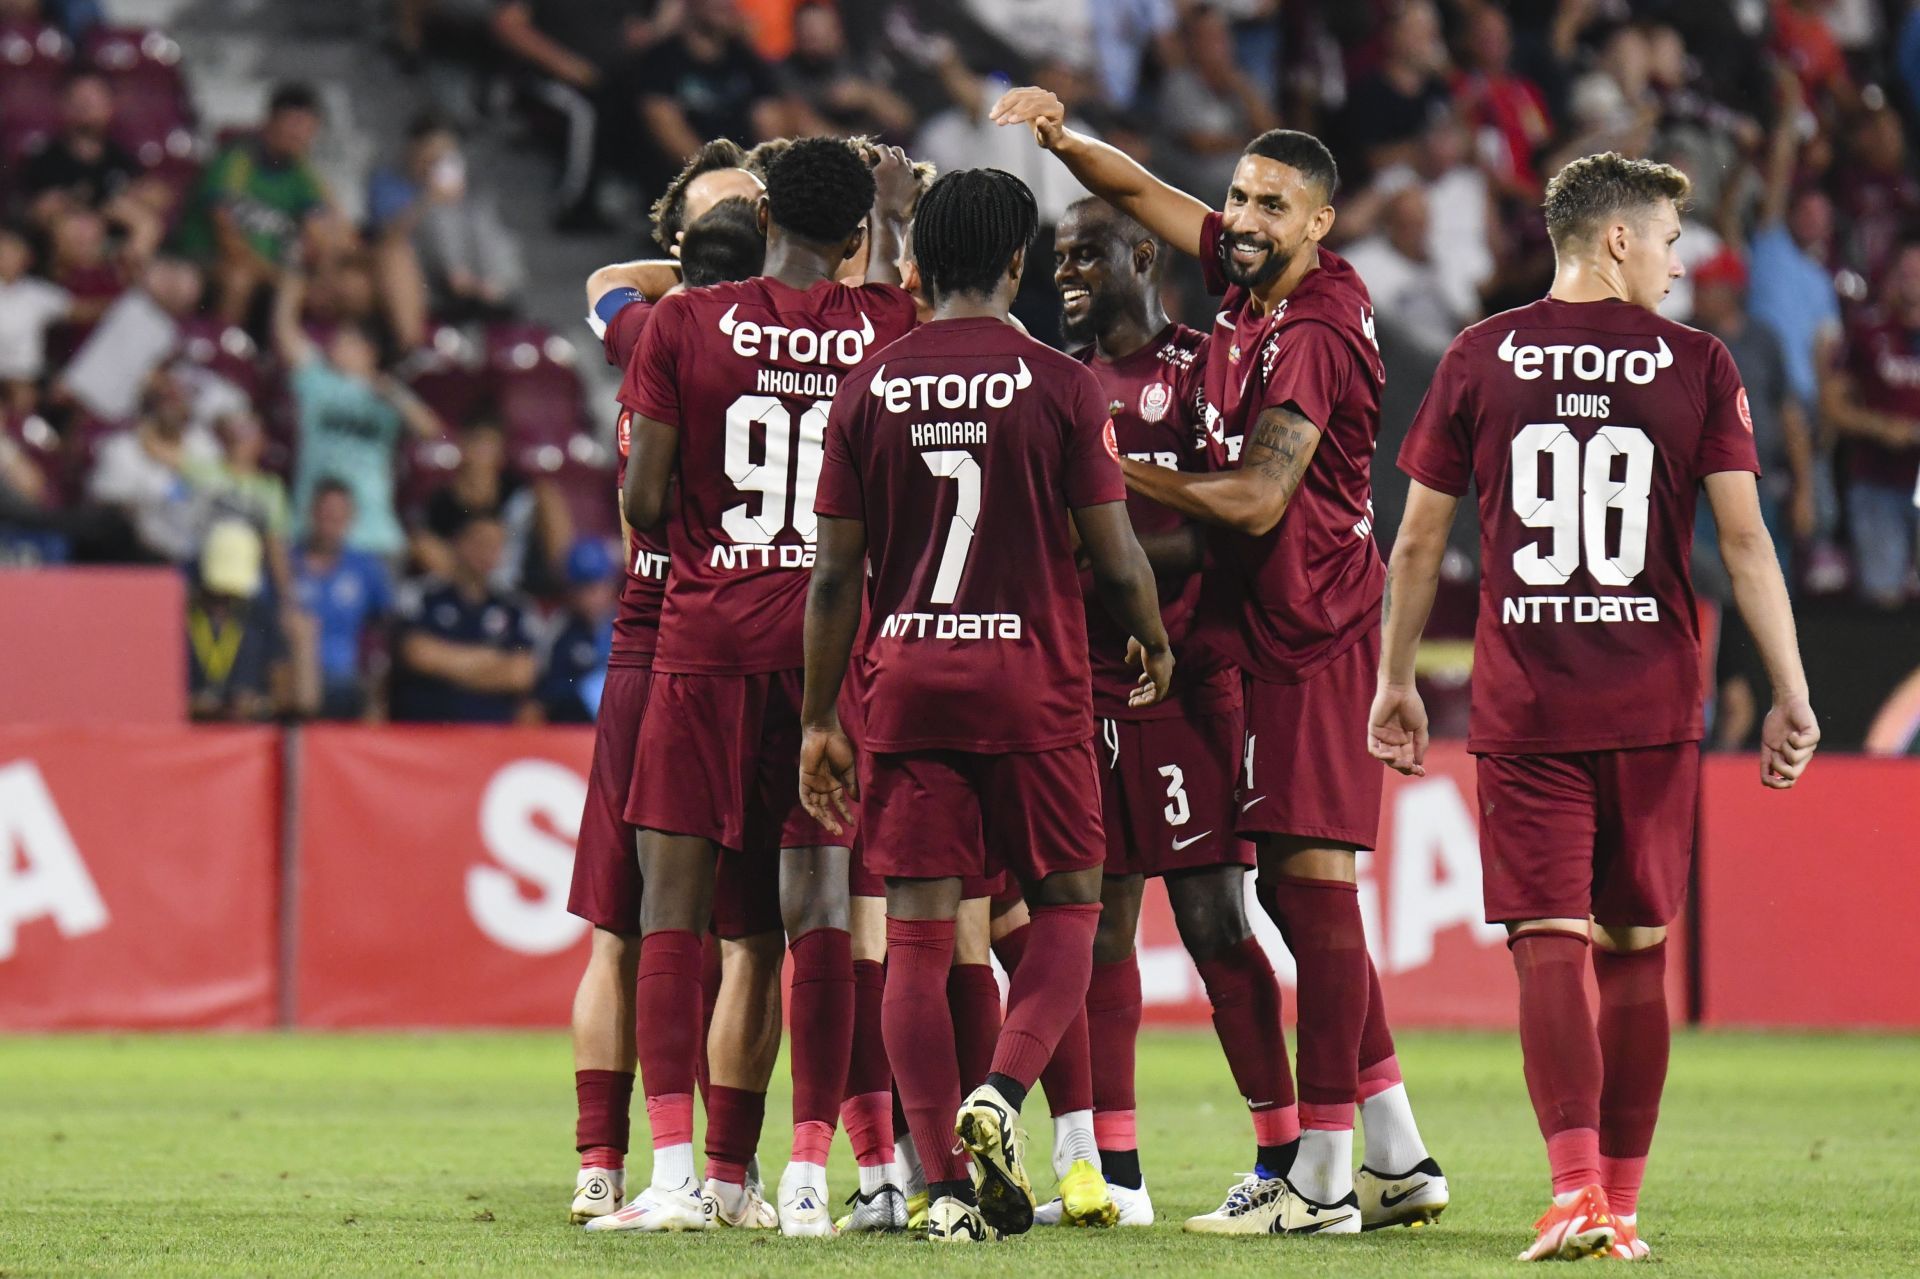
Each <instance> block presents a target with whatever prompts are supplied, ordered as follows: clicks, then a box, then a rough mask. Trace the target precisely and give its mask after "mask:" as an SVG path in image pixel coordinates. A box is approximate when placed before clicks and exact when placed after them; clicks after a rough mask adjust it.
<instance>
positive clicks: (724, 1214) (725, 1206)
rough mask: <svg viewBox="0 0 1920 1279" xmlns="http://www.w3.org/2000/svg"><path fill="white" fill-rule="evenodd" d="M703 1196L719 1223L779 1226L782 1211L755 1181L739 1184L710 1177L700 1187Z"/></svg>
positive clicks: (734, 1226)
mask: <svg viewBox="0 0 1920 1279" xmlns="http://www.w3.org/2000/svg"><path fill="white" fill-rule="evenodd" d="M700 1197H701V1199H702V1200H704V1201H705V1202H706V1204H707V1208H708V1214H709V1215H710V1216H711V1217H712V1218H713V1224H714V1225H716V1226H723V1227H726V1228H728V1229H732V1230H775V1229H778V1228H779V1225H780V1214H779V1213H777V1212H775V1211H774V1210H773V1205H772V1204H770V1203H768V1202H767V1200H766V1197H765V1196H764V1195H762V1194H761V1193H760V1187H759V1186H756V1185H754V1184H753V1183H752V1182H748V1183H747V1184H746V1185H743V1186H736V1185H733V1184H731V1183H729V1182H724V1181H720V1180H717V1179H716V1178H712V1177H709V1178H708V1179H707V1184H706V1185H704V1186H702V1187H701V1188H700Z"/></svg>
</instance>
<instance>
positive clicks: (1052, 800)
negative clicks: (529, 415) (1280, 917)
mask: <svg viewBox="0 0 1920 1279" xmlns="http://www.w3.org/2000/svg"><path fill="white" fill-rule="evenodd" d="M1038 223H1039V216H1038V213H1037V210H1036V209H1035V206H1034V200H1033V194H1032V192H1030V191H1029V190H1027V188H1026V186H1025V185H1024V184H1023V183H1021V182H1020V181H1019V180H1018V179H1017V178H1014V177H1012V176H1011V175H1009V174H1006V173H1001V172H998V171H996V170H991V169H971V170H961V171H959V172H955V173H950V174H947V175H946V176H944V177H942V178H941V179H939V180H938V181H937V182H935V183H934V184H933V186H932V187H931V188H930V189H929V190H928V191H927V193H926V195H925V196H924V197H923V198H922V199H921V201H920V204H919V207H918V209H917V210H916V213H915V218H914V225H913V250H914V259H915V261H916V263H917V264H918V268H919V273H920V277H921V280H922V282H923V284H924V285H925V287H926V289H927V291H928V295H929V298H930V300H931V301H932V303H933V306H934V315H933V319H932V320H931V321H929V322H928V323H926V324H924V325H922V326H921V327H920V328H919V329H918V330H916V331H915V332H913V333H911V334H909V335H908V336H906V337H905V338H902V339H901V340H900V341H898V342H895V343H894V344H893V345H891V346H889V347H886V348H885V349H883V350H882V351H881V352H880V353H879V354H877V355H875V356H873V357H872V358H870V359H868V360H867V361H866V362H865V363H864V364H863V365H862V367H861V368H859V369H858V370H856V371H855V372H854V373H852V374H851V375H849V377H848V378H847V380H846V383H845V385H844V387H843V388H842V390H841V392H840V394H839V395H838V396H836V397H835V399H834V403H833V410H832V413H831V415H830V417H829V419H828V425H827V441H826V453H825V458H824V460H823V463H822V466H821V474H820V483H819V489H818V493H817V497H816V500H815V511H816V514H817V516H818V520H819V539H818V544H817V556H816V560H815V566H814V571H813V577H812V581H811V585H810V588H809V595H808V599H807V610H806V663H807V666H806V687H805V699H804V704H803V707H802V718H803V723H804V726H805V735H804V738H803V741H802V746H801V755H800V793H801V797H802V799H803V800H804V802H805V803H806V806H807V809H808V812H809V813H810V814H812V815H813V817H814V818H815V819H816V820H818V821H819V822H820V823H821V824H822V825H824V826H825V827H826V828H827V829H828V830H829V831H838V830H841V829H843V827H844V823H845V822H847V821H848V820H850V815H851V811H852V810H851V807H850V801H851V800H853V799H854V798H855V797H856V796H858V797H859V798H860V799H861V804H862V808H861V812H862V817H863V819H864V822H865V826H864V829H863V831H862V839H863V840H864V842H865V855H866V860H867V864H868V867H869V868H870V869H872V870H875V871H877V872H878V873H880V874H881V875H883V876H884V877H885V879H886V888H887V970H886V987H885V993H884V997H883V1015H882V1020H883V1023H884V1030H885V1041H886V1047H887V1053H888V1056H889V1058H890V1059H891V1060H892V1062H893V1068H894V1075H895V1079H896V1081H897V1083H898V1085H899V1089H900V1096H901V1102H902V1105H903V1108H904V1110H905V1112H906V1117H907V1120H908V1124H909V1127H910V1128H911V1130H912V1132H913V1138H914V1143H915V1145H916V1146H917V1147H918V1150H919V1154H920V1157H921V1159H922V1161H923V1162H924V1163H925V1164H926V1170H927V1178H928V1182H929V1190H930V1192H931V1195H932V1205H931V1207H930V1209H929V1213H928V1222H927V1233H928V1238H929V1239H931V1240H934V1241H936V1242H943V1243H972V1242H980V1241H983V1240H985V1239H987V1238H989V1237H990V1233H991V1232H999V1233H1002V1234H1017V1233H1020V1232H1021V1231H1024V1230H1026V1229H1027V1228H1029V1227H1030V1226H1031V1225H1032V1223H1033V1196H1032V1190H1031V1188H1030V1186H1029V1184H1028V1181H1027V1174H1026V1170H1025V1167H1024V1162H1023V1157H1022V1147H1023V1145H1024V1143H1025V1138H1024V1136H1023V1135H1022V1134H1021V1133H1020V1131H1019V1129H1018V1127H1017V1126H1016V1123H1015V1120H1016V1119H1017V1117H1018V1115H1019V1112H1020V1105H1021V1103H1022V1101H1023V1100H1024V1099H1025V1097H1026V1094H1027V1091H1028V1090H1029V1089H1030V1088H1031V1087H1032V1086H1033V1084H1034V1081H1035V1079H1036V1078H1037V1077H1038V1076H1039V1073H1040V1069H1041V1067H1042V1066H1044V1065H1045V1064H1046V1062H1047V1060H1048V1058H1049V1057H1051V1056H1052V1054H1053V1050H1054V1047H1055V1045H1056V1044H1057V1043H1058V1041H1059V1039H1060V1036H1061V1034H1062V1032H1063V1031H1064V1030H1065V1029H1066V1027H1067V1025H1068V1024H1069V1023H1070V1022H1071V1021H1072V1020H1073V1019H1074V1016H1075V1015H1076V1013H1077V1012H1078V1011H1079V1009H1080V1007H1081V1004H1082V1003H1083V1002H1084V1000H1085V998H1086V992H1087V979H1088V973H1089V970H1090V968H1091V966H1092V960H1093V931H1094V926H1095V924H1096V922H1097V920H1098V918H1099V914H1100V863H1101V861H1102V859H1103V858H1104V856H1105V851H1106V850H1105V841H1104V839H1103V838H1102V836H1101V834H1100V790H1099V774H1098V766H1097V764H1096V763H1095V760H1094V753H1093V701H1092V691H1091V686H1090V683H1089V679H1090V676H1089V670H1088V663H1087V643H1086V620H1085V610H1084V607H1083V605H1082V603H1081V595H1080V586H1079V580H1080V579H1079V571H1078V569H1077V567H1076V565H1075V551H1074V533H1075V531H1076V530H1077V533H1078V537H1079V542H1080V545H1081V547H1082V548H1083V549H1084V551H1085V553H1086V555H1087V557H1088V558H1089V559H1090V560H1091V562H1092V567H1093V574H1094V578H1095V580H1096V582H1097V583H1098V584H1099V586H1100V589H1101V595H1102V598H1103V599H1104V600H1105V601H1106V603H1107V605H1108V607H1109V608H1111V609H1112V610H1113V611H1114V613H1115V615H1116V617H1117V619H1118V620H1119V622H1120V624H1121V625H1122V626H1124V627H1125V628H1126V634H1128V635H1131V636H1134V637H1137V641H1136V642H1134V643H1132V644H1131V645H1130V647H1131V648H1132V649H1133V650H1134V653H1135V660H1136V662H1137V663H1138V664H1140V665H1141V666H1142V667H1143V668H1144V671H1143V674H1142V677H1141V681H1140V684H1139V686H1138V688H1137V689H1136V690H1135V693H1134V698H1135V699H1136V700H1137V701H1138V702H1139V703H1141V704H1150V703H1152V702H1155V701H1157V700H1159V698H1161V697H1162V696H1164V695H1165V693H1166V689H1167V684H1168V681H1169V680H1170V679H1171V677H1172V670H1173V655H1172V652H1171V650H1170V649H1169V647H1168V645H1167V639H1166V631H1165V629H1164V628H1163V627H1162V625H1161V622H1160V613H1159V606H1158V600H1157V596H1156V591H1155V588H1154V582H1153V572H1152V569H1151V568H1150V567H1149V566H1148V564H1147V560H1146V556H1145V555H1144V554H1143V553H1142V552H1141V550H1140V546H1139V543H1138V542H1137V541H1135V539H1134V536H1133V529H1132V526H1131V525H1130V524H1129V523H1128V520H1127V515H1126V506H1125V486H1124V483H1123V482H1122V480H1121V478H1120V473H1119V466H1118V463H1117V462H1116V460H1115V457H1114V454H1113V452H1112V428H1111V423H1110V421H1109V420H1108V417H1107V413H1106V405H1105V401H1104V400H1103V399H1102V398H1101V395H1100V391H1099V386H1098V383H1097V382H1095V380H1094V378H1093V375H1092V374H1091V373H1089V372H1088V371H1087V369H1086V368H1085V366H1084V365H1081V364H1080V363H1078V362H1077V361H1075V360H1073V359H1072V358H1070V357H1068V356H1065V355H1062V354H1061V353H1060V352H1058V351H1055V350H1053V349H1052V348H1050V347H1046V346H1043V345H1041V344H1040V343H1038V342H1035V341H1033V340H1032V339H1030V338H1028V337H1026V336H1025V335H1024V334H1022V333H1021V332H1020V331H1019V330H1017V329H1016V328H1014V327H1013V326H1012V325H1011V324H1009V323H1008V322H1007V321H1008V315H1009V307H1010V306H1011V305H1012V301H1013V297H1014V294H1015V292H1016V291H1017V290H1018V288H1019V285H1020V276H1021V273H1022V271H1023V270H1024V269H1025V267H1026V261H1027V252H1028V248H1029V245H1030V243H1031V241H1032V239H1033V236H1034V233H1035V231H1036V229H1037V227H1038ZM869 558H871V564H870V565H869V562H868V561H869ZM863 595H864V596H865V597H866V600H867V603H868V608H867V611H866V622H865V633H864V639H865V647H864V651H863V654H862V657H861V668H862V671H863V675H864V678H863V679H862V681H861V686H860V689H859V692H860V697H859V701H860V712H861V717H862V719H863V721H864V724H863V729H864V738H863V740H862V742H861V744H860V747H861V749H860V755H859V758H858V765H857V767H858V782H857V783H856V781H855V769H856V758H855V751H854V746H853V743H852V742H851V741H850V740H849V738H848V736H847V734H846V732H845V731H844V730H843V728H842V726H841V723H840V718H839V714H838V705H839V701H840V693H841V687H842V684H843V682H844V679H845V676H846V671H847V666H848V659H849V656H850V653H851V651H852V648H853V643H854V633H855V631H856V629H858V628H859V627H860V626H861V620H860V619H861V601H862V597H863ZM1002 868H1004V869H1005V870H1007V871H1010V872H1011V873H1012V874H1013V875H1015V876H1016V877H1017V878H1018V879H1019V880H1020V882H1021V885H1022V887H1023V889H1024V891H1025V894H1026V897H1027V900H1028V902H1029V904H1030V905H1031V908H1032V914H1033V922H1032V924H1031V926H1030V935H1029V938H1028V942H1027V949H1026V955H1025V957H1024V958H1023V960H1022V961H1021V964H1020V967H1019V970H1018V971H1017V972H1016V973H1015V975H1014V980H1013V986H1012V988H1011V990H1010V992H1009V1002H1008V1009H1007V1017H1006V1022H1005V1024H1004V1025H1003V1026H1002V1028H1001V1031H1000V1034H999V1036H998V1039H997V1041H996V1042H995V1045H994V1051H993V1058H992V1061H991V1068H990V1071H989V1073H988V1076H987V1079H986V1081H985V1082H984V1083H983V1084H981V1085H980V1086H979V1087H978V1088H975V1089H974V1090H973V1091H972V1093H971V1094H969V1095H968V1096H967V1098H966V1100H965V1102H964V1104H963V1103H962V1102H961V1089H960V1075H959V1067H958V1062H957V1061H956V1058H955V1045H954V1034H953V1024H952V1022H951V1021H950V1020H949V1010H948V1008H947V1006H946V1002H945V999H944V998H943V997H944V996H945V994H946V991H947V981H948V970H949V968H950V967H951V962H952V958H953V951H954V940H955V928H954V919H955V915H956V913H957V911H958V909H959V906H960V900H961V894H962V884H963V883H964V881H965V879H966V877H968V876H978V875H982V874H984V873H986V872H988V871H990V870H996V869H1002ZM956 1132H957V1133H958V1134H959V1136H960V1140H961V1145H962V1147H963V1148H964V1152H965V1153H964V1154H961V1153H956V1152H955V1150H954V1146H953V1141H952V1135H953V1134H954V1133H956ZM969 1156H970V1158H969Z"/></svg>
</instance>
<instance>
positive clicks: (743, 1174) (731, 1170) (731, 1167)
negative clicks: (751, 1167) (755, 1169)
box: [707, 1155, 747, 1186]
mask: <svg viewBox="0 0 1920 1279" xmlns="http://www.w3.org/2000/svg"><path fill="white" fill-rule="evenodd" d="M707 1180H708V1181H724V1182H726V1183H727V1184H728V1185H729V1186H744V1185H746V1184H747V1166H746V1165H745V1164H737V1163H735V1162H733V1161H732V1160H731V1159H717V1158H715V1157H714V1156H712V1155H708V1156H707Z"/></svg>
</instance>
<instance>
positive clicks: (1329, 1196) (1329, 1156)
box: [1287, 1128, 1353, 1204]
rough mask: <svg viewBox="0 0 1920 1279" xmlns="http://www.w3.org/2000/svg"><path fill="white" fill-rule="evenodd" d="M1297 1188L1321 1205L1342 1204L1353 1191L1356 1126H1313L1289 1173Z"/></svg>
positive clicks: (1303, 1137) (1306, 1134)
mask: <svg viewBox="0 0 1920 1279" xmlns="http://www.w3.org/2000/svg"><path fill="white" fill-rule="evenodd" d="M1287 1180H1288V1181H1290V1182H1292V1183H1293V1188H1294V1189H1295V1190H1297V1191H1299V1192H1300V1193H1301V1194H1303V1195H1305V1196H1306V1197H1307V1198H1309V1199H1311V1200H1313V1202H1315V1203H1318V1204H1332V1203H1338V1202H1340V1201H1341V1200H1342V1199H1345V1198H1346V1197H1347V1196H1348V1195H1350V1194H1352V1193H1353V1129H1351V1128H1309V1129H1307V1130H1306V1131H1305V1132H1303V1133H1301V1134H1300V1153H1299V1154H1298V1155H1296V1156H1294V1160H1293V1171H1292V1172H1289V1173H1288V1174H1287Z"/></svg>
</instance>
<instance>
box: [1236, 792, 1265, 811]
mask: <svg viewBox="0 0 1920 1279" xmlns="http://www.w3.org/2000/svg"><path fill="white" fill-rule="evenodd" d="M1265 798H1266V796H1265V795H1255V796H1254V797H1253V798H1252V799H1250V800H1248V801H1247V802H1246V803H1244V804H1242V805H1240V811H1241V812H1243V813H1244V812H1246V811H1247V810H1248V809H1249V808H1252V807H1253V806H1254V805H1255V804H1257V803H1259V802H1260V801H1261V800H1263V799H1265Z"/></svg>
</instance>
